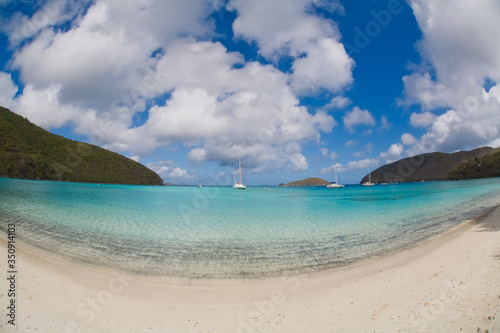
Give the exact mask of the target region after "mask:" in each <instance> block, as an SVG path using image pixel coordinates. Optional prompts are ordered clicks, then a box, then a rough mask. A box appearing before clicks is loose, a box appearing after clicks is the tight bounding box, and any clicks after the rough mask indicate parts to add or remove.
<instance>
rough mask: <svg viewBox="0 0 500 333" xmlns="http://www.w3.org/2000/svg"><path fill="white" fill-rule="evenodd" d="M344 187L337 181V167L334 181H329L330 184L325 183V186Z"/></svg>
mask: <svg viewBox="0 0 500 333" xmlns="http://www.w3.org/2000/svg"><path fill="white" fill-rule="evenodd" d="M344 187H345V186H344V185H342V184H339V183H338V179H337V168H335V182H331V183H330V184H328V185H326V188H344Z"/></svg>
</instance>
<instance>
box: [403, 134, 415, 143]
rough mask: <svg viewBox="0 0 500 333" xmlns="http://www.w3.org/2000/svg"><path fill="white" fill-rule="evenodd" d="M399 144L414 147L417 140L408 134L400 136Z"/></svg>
mask: <svg viewBox="0 0 500 333" xmlns="http://www.w3.org/2000/svg"><path fill="white" fill-rule="evenodd" d="M401 142H402V143H403V145H405V146H411V145H414V144H415V143H416V142H417V139H415V137H414V136H413V135H411V134H409V133H405V134H403V135H402V136H401Z"/></svg>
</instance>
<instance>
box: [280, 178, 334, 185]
mask: <svg viewBox="0 0 500 333" xmlns="http://www.w3.org/2000/svg"><path fill="white" fill-rule="evenodd" d="M328 184H330V183H329V182H327V181H326V180H324V179H321V178H307V179H303V180H298V181H295V182H290V183H288V184H280V185H281V186H284V185H286V186H324V185H328Z"/></svg>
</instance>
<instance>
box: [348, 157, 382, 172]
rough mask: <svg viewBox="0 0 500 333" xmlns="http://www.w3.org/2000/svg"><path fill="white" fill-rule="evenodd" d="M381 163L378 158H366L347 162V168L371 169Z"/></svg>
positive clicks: (350, 169)
mask: <svg viewBox="0 0 500 333" xmlns="http://www.w3.org/2000/svg"><path fill="white" fill-rule="evenodd" d="M379 165H380V161H379V160H378V158H373V159H372V158H365V159H363V160H359V161H352V162H349V163H348V164H347V167H346V169H347V170H349V171H352V170H359V169H369V168H374V167H377V166H379Z"/></svg>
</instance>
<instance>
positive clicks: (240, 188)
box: [233, 158, 247, 190]
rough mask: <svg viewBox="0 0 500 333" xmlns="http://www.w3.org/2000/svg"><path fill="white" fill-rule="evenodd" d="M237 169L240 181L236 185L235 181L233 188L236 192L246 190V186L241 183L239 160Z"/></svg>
mask: <svg viewBox="0 0 500 333" xmlns="http://www.w3.org/2000/svg"><path fill="white" fill-rule="evenodd" d="M239 167H240V181H239V182H238V183H236V181H235V184H234V186H233V188H234V189H236V190H246V189H247V186H246V185H243V184H242V183H241V158H240V159H239Z"/></svg>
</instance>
